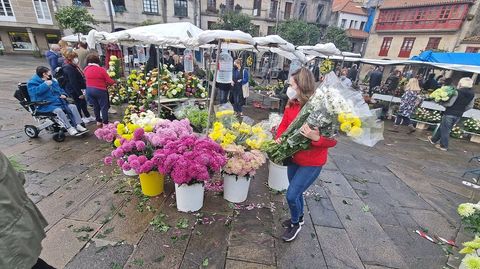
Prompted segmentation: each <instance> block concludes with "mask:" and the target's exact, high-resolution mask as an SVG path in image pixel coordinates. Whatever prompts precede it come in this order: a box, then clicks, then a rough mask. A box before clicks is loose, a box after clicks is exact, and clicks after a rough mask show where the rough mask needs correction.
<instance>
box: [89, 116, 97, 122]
mask: <svg viewBox="0 0 480 269" xmlns="http://www.w3.org/2000/svg"><path fill="white" fill-rule="evenodd" d="M87 120H88V121H89V122H94V121H97V119H95V117H94V116H90V117H88V118H87Z"/></svg>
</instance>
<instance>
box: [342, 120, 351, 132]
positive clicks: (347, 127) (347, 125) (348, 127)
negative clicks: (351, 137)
mask: <svg viewBox="0 0 480 269" xmlns="http://www.w3.org/2000/svg"><path fill="white" fill-rule="evenodd" d="M351 129H352V124H350V123H349V122H344V123H342V124H340V130H341V131H342V132H344V133H348V132H350V130H351Z"/></svg>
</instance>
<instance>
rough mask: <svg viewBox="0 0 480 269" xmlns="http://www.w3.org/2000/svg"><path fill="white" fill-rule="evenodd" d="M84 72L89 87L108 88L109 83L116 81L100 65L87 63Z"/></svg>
mask: <svg viewBox="0 0 480 269" xmlns="http://www.w3.org/2000/svg"><path fill="white" fill-rule="evenodd" d="M83 73H84V74H85V79H86V81H87V88H96V89H100V90H107V86H108V85H113V84H115V81H114V80H113V79H111V78H110V76H108V74H107V71H105V69H103V68H102V67H100V66H98V65H94V64H89V65H87V67H85V69H84V70H83Z"/></svg>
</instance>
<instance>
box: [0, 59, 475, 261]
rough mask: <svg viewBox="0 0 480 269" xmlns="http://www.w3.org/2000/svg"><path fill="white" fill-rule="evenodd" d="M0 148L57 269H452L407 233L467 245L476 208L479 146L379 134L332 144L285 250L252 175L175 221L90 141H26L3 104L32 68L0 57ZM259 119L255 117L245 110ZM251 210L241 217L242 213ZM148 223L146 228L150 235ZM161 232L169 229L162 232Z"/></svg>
mask: <svg viewBox="0 0 480 269" xmlns="http://www.w3.org/2000/svg"><path fill="white" fill-rule="evenodd" d="M0 62H1V63H2V64H1V65H0V109H1V113H0V150H1V151H2V152H3V153H5V154H6V155H7V156H9V157H11V159H12V160H14V161H15V162H17V163H19V164H20V165H21V166H23V169H24V171H25V174H26V177H27V183H26V185H25V188H26V190H27V192H28V194H29V195H30V197H31V199H32V200H33V201H35V203H36V204H37V206H38V207H39V208H40V210H41V211H42V212H43V214H44V215H45V217H46V219H47V220H48V222H49V226H48V227H47V238H46V239H45V240H44V242H43V246H44V249H43V252H42V258H44V259H45V260H46V261H47V262H49V263H51V264H52V265H54V266H56V267H58V268H96V269H97V268H114V269H118V268H129V269H130V268H199V267H206V268H242V269H243V268H366V269H374V268H375V269H378V268H442V267H443V266H446V265H447V264H449V265H452V266H453V267H457V266H458V264H459V260H458V259H457V258H455V257H458V254H456V250H455V249H454V250H453V254H451V255H448V253H449V252H448V251H449V250H448V249H447V248H444V247H442V246H440V245H436V244H432V243H430V242H429V241H427V240H425V239H423V238H421V237H420V236H418V235H417V234H415V233H414V231H415V230H417V229H418V230H422V229H423V230H426V231H428V233H429V234H430V235H432V236H433V235H438V236H442V237H444V238H447V239H454V240H456V242H457V244H460V243H461V242H463V241H465V240H466V239H469V238H470V237H472V236H471V235H470V234H468V233H466V232H464V231H463V229H462V228H461V225H460V218H459V217H458V215H457V213H456V207H457V205H458V204H459V203H461V202H465V201H472V200H473V201H478V199H479V198H478V197H479V195H478V192H475V191H474V190H473V189H470V188H467V187H465V186H463V185H462V183H461V181H462V180H464V179H462V178H461V177H460V176H461V174H462V173H463V171H464V170H465V169H466V168H468V167H472V166H475V165H477V166H478V164H468V160H469V158H470V157H471V156H473V155H474V154H475V153H476V154H478V153H479V152H480V147H479V146H478V144H472V143H470V142H466V141H460V140H454V141H453V142H452V145H451V148H452V150H451V151H449V152H441V151H439V150H437V149H435V148H433V147H432V146H431V145H430V144H429V143H427V142H426V140H425V137H426V135H427V134H428V132H420V131H419V132H416V133H415V134H413V135H407V134H405V133H399V134H394V133H389V132H386V133H385V141H382V142H380V143H379V144H378V145H377V146H375V147H374V148H366V147H363V146H359V145H356V144H353V143H351V142H348V141H346V140H344V139H340V142H339V144H338V146H337V147H335V148H334V149H333V150H331V151H330V158H329V162H328V164H327V165H326V166H325V167H324V169H323V171H322V173H321V175H320V177H319V179H318V180H317V181H316V182H315V184H314V185H313V186H312V187H311V188H310V189H309V190H308V192H307V193H306V195H305V200H306V209H307V211H308V215H307V217H306V218H305V220H306V224H305V225H304V226H303V229H302V231H301V233H300V235H299V237H298V238H297V239H296V240H295V241H294V242H292V243H283V242H281V240H280V239H279V238H280V236H281V234H282V232H283V229H282V228H281V226H280V223H281V221H282V220H284V219H285V218H287V217H288V207H287V205H286V203H285V199H284V196H283V194H279V193H274V192H271V191H269V189H268V188H267V186H266V179H267V175H268V171H267V168H266V167H263V168H262V169H260V171H259V173H258V175H257V177H256V178H255V179H254V180H253V181H252V186H251V187H250V193H249V197H248V200H247V202H246V203H245V205H246V206H247V205H255V206H250V207H245V206H244V207H241V208H240V209H239V208H234V207H233V206H232V205H229V204H228V203H227V202H226V201H225V200H223V198H222V197H221V195H218V194H215V193H207V194H206V198H205V203H204V208H203V209H202V210H201V212H200V213H199V214H183V213H178V212H177V211H176V209H175V206H174V201H175V199H174V197H173V196H172V194H173V188H172V184H171V183H167V184H166V191H165V194H164V195H161V196H159V197H156V198H152V199H145V198H143V197H142V196H141V195H138V189H136V188H134V187H132V186H133V185H134V183H135V180H133V179H128V178H126V177H124V176H123V175H121V174H120V173H119V172H118V171H115V170H113V169H112V168H111V167H105V166H103V163H102V161H101V160H102V158H103V157H104V156H105V155H106V154H108V152H109V146H108V145H106V144H104V143H100V142H99V141H97V140H96V139H95V137H94V136H93V134H92V133H93V128H94V127H93V126H89V129H90V130H91V132H90V135H89V136H87V137H84V138H70V137H67V139H66V141H65V142H63V143H56V142H54V141H53V140H52V139H51V136H50V135H49V134H46V133H42V134H41V135H40V138H38V139H28V138H27V137H26V136H25V134H24V133H23V126H24V124H28V123H31V122H32V118H31V117H30V116H29V115H28V114H27V113H26V112H25V111H24V110H22V109H21V108H20V106H19V104H18V102H17V101H15V99H14V98H13V97H12V94H13V91H14V90H15V87H16V83H17V82H19V81H25V80H27V79H28V78H29V77H30V76H31V74H32V73H33V70H34V67H35V66H36V65H38V64H42V63H43V62H42V60H36V59H32V58H30V57H8V56H0ZM246 113H247V114H248V115H250V116H252V117H254V118H256V119H262V118H265V117H266V115H268V113H267V112H266V111H265V110H259V109H254V108H247V112H246ZM249 209H250V210H249ZM151 223H152V224H153V225H151ZM166 226H169V227H170V229H168V231H166V232H163V231H162V228H165V227H166Z"/></svg>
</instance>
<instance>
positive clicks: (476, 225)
mask: <svg viewBox="0 0 480 269" xmlns="http://www.w3.org/2000/svg"><path fill="white" fill-rule="evenodd" d="M457 212H458V214H459V215H460V217H461V219H462V223H463V225H464V227H465V230H466V231H470V232H472V233H473V235H474V238H473V240H471V241H467V242H464V243H463V244H462V245H463V248H462V249H461V250H460V251H459V253H460V254H465V257H464V258H463V259H462V262H461V264H460V267H459V269H474V268H478V267H479V266H480V257H479V254H480V252H479V251H480V203H477V204H473V203H463V204H460V205H459V206H458V208H457Z"/></svg>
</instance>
